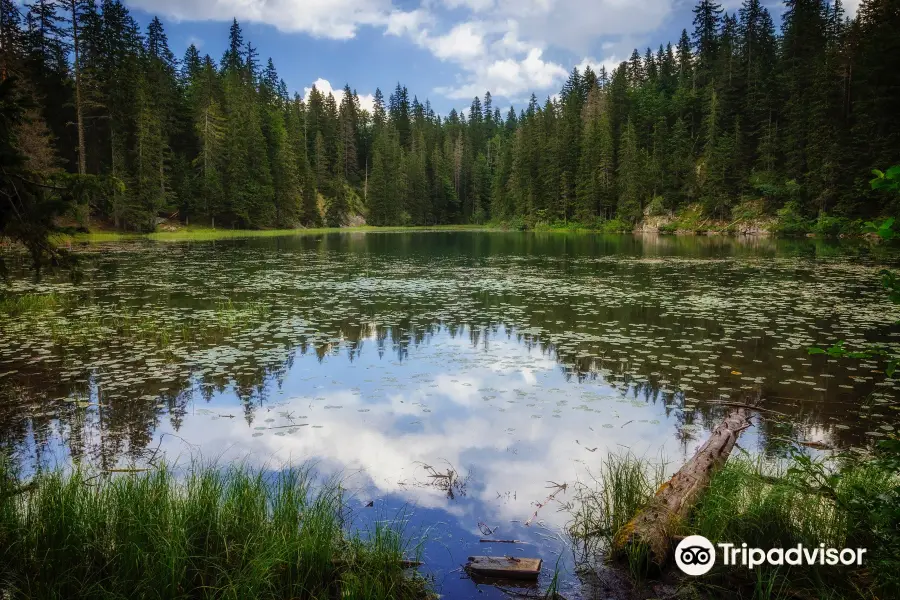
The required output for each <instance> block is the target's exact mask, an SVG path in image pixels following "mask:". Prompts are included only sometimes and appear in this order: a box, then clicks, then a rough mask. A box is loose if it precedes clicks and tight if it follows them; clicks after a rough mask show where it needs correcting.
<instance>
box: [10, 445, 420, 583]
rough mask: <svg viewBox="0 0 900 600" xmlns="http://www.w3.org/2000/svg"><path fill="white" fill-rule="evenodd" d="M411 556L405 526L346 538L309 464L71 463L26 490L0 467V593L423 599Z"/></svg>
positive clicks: (334, 504) (332, 501)
mask: <svg viewBox="0 0 900 600" xmlns="http://www.w3.org/2000/svg"><path fill="white" fill-rule="evenodd" d="M417 552H418V548H417V547H415V546H413V545H412V544H411V543H410V541H409V539H408V537H407V536H406V535H405V534H404V531H403V528H402V525H400V524H393V525H384V524H379V525H376V526H374V528H373V529H371V530H370V531H368V532H365V535H362V534H359V533H348V531H347V529H346V524H345V521H344V499H343V497H342V492H341V488H340V487H339V486H338V485H335V484H323V485H320V486H318V487H317V486H314V485H313V483H312V478H311V476H310V473H309V472H308V471H307V470H305V469H296V468H289V469H286V470H284V471H281V472H278V473H275V474H271V475H267V474H265V473H264V472H263V471H253V470H251V469H248V468H245V467H240V466H238V467H231V468H228V469H218V468H212V467H202V466H197V467H195V468H193V469H192V470H191V471H190V473H189V474H188V475H187V476H186V478H184V479H181V480H178V479H176V477H175V475H174V473H173V472H172V471H171V470H169V469H167V468H165V467H163V468H158V469H154V470H151V471H150V472H147V473H139V474H138V473H134V474H124V475H123V474H120V475H113V476H109V475H105V476H102V477H89V476H88V475H87V474H86V473H85V472H83V471H80V470H77V469H76V470H75V471H74V472H71V473H68V474H66V473H63V472H61V471H52V472H49V473H44V474H40V475H38V476H36V477H35V478H34V479H32V481H31V482H29V483H27V484H23V483H22V482H21V481H19V479H18V478H17V477H16V476H15V474H14V473H13V471H12V470H11V468H10V466H9V463H8V462H5V463H0V595H2V596H3V597H4V598H6V597H9V598H229V599H232V598H233V599H235V600H237V599H245V598H266V599H268V598H298V599H307V598H308V599H326V598H328V599H331V598H348V599H356V598H360V599H362V598H366V599H369V598H371V599H375V600H378V599H384V600H387V599H394V598H397V599H406V598H410V599H411V598H421V597H424V596H425V594H426V592H427V588H426V585H425V582H424V580H423V579H421V578H420V577H418V576H415V575H409V574H408V573H406V572H404V571H403V569H402V563H401V560H402V559H404V558H407V557H410V558H414V556H410V555H415V554H417Z"/></svg>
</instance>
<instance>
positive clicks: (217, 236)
mask: <svg viewBox="0 0 900 600" xmlns="http://www.w3.org/2000/svg"><path fill="white" fill-rule="evenodd" d="M607 223H609V222H607ZM451 231H470V232H496V233H511V232H521V233H558V234H570V233H577V234H632V235H650V236H654V235H659V236H723V237H773V238H798V237H807V238H816V239H873V240H877V239H878V238H877V235H875V234H874V233H870V232H865V231H863V230H862V229H861V228H860V229H859V230H857V231H851V232H846V233H837V232H835V233H830V232H822V231H816V230H815V228H813V227H809V228H805V229H803V230H799V231H787V232H786V231H780V230H779V228H778V227H777V223H776V222H775V221H774V220H772V221H769V222H763V223H760V222H752V223H747V224H738V225H735V224H729V223H724V222H718V221H716V222H711V223H708V224H707V225H705V226H703V227H699V228H692V227H689V226H685V227H681V226H679V224H678V222H677V220H674V219H671V220H664V221H661V220H659V219H656V218H650V219H646V220H643V221H640V222H638V223H637V224H636V225H635V226H634V227H622V226H621V223H616V222H612V223H611V225H609V226H604V224H600V225H586V224H584V223H577V222H569V223H536V224H534V225H525V224H521V223H485V224H482V225H477V224H473V225H410V226H387V227H382V226H375V225H358V226H349V227H318V228H304V227H297V228H293V229H218V228H216V229H214V228H207V227H175V228H171V229H166V230H161V231H155V232H151V233H137V232H126V231H115V230H108V229H94V230H90V231H86V232H85V231H81V232H76V233H66V234H58V235H55V236H53V238H52V239H53V242H54V243H55V244H56V245H57V246H62V247H66V246H70V245H72V244H101V243H109V242H124V241H133V240H149V241H156V242H199V241H216V240H227V239H243V238H257V237H287V236H294V235H324V234H331V233H403V232H410V233H414V232H423V233H424V232H434V233H440V232H451ZM4 245H12V242H10V241H9V240H5V239H0V247H2V246H4Z"/></svg>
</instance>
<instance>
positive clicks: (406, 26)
mask: <svg viewBox="0 0 900 600" xmlns="http://www.w3.org/2000/svg"><path fill="white" fill-rule="evenodd" d="M433 23H434V17H433V15H432V14H431V13H430V12H428V11H426V10H422V9H421V8H417V9H416V10H411V11H408V12H406V11H401V10H395V11H392V12H391V13H390V14H389V15H388V17H387V22H386V26H385V31H384V33H385V34H386V35H396V36H404V35H405V36H409V37H410V38H412V39H417V38H418V37H419V35H420V34H421V33H422V32H423V30H424V29H425V28H426V27H427V26H429V25H432V24H433Z"/></svg>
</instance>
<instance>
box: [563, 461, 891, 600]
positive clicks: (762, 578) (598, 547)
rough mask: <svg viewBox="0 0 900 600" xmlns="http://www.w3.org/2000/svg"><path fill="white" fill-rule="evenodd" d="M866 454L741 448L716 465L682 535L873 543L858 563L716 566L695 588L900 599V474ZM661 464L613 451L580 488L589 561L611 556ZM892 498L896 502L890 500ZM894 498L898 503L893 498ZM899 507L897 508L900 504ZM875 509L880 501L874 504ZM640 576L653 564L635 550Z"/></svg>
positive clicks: (579, 517) (575, 523) (579, 528)
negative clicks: (768, 452)
mask: <svg viewBox="0 0 900 600" xmlns="http://www.w3.org/2000/svg"><path fill="white" fill-rule="evenodd" d="M885 464H886V463H885V462H879V461H877V460H870V459H864V458H862V459H861V458H858V457H857V458H855V459H850V458H848V457H840V458H838V457H836V458H833V459H822V460H812V459H810V458H809V457H807V456H803V455H800V454H796V455H795V456H794V457H793V458H792V459H790V460H783V461H770V460H766V459H763V458H760V457H756V458H751V457H748V456H732V457H731V458H730V459H729V461H728V462H727V463H726V465H725V466H724V467H723V468H722V469H720V470H719V471H718V472H716V473H715V474H714V475H713V477H712V480H711V481H710V485H709V488H708V489H707V491H706V493H705V494H704V496H703V498H702V499H701V501H700V502H699V503H698V505H697V506H696V507H695V509H694V511H693V515H692V517H691V520H690V521H689V522H687V523H683V524H682V525H681V529H680V530H678V531H673V532H672V533H673V535H678V534H681V535H694V534H697V535H702V536H705V537H706V538H708V539H709V540H710V541H711V542H713V544H716V543H718V542H726V543H733V544H736V545H737V546H738V547H740V545H741V544H742V543H744V542H746V543H747V545H748V547H751V548H762V549H769V548H778V547H781V548H790V547H796V546H797V544H803V545H804V546H805V547H809V548H817V547H819V544H822V543H824V544H825V545H826V547H834V548H845V547H846V548H867V550H868V554H867V555H866V560H865V563H864V565H863V567H862V568H860V567H856V566H843V565H841V566H828V565H815V566H807V565H802V566H781V567H776V566H762V567H757V568H756V569H754V570H753V571H749V570H747V569H745V568H743V567H733V566H724V565H722V564H721V563H717V564H716V567H715V568H714V569H713V570H712V571H711V572H710V573H709V574H707V575H705V576H704V577H703V578H698V579H690V580H689V581H687V582H686V586H687V587H688V588H691V589H692V590H693V592H692V593H695V595H699V597H716V598H718V597H723V598H724V597H728V598H754V599H760V600H762V599H772V598H877V597H882V598H888V597H891V598H893V597H900V553H898V552H897V548H896V546H897V542H898V540H900V531H898V528H900V523H898V522H897V521H896V516H895V515H896V514H897V511H898V510H900V506H896V504H897V503H898V501H900V493H898V490H900V473H898V472H897V471H896V469H893V468H886V467H885ZM661 475H662V473H661V471H660V465H659V464H658V463H653V462H651V461H647V460H644V459H640V458H637V457H634V456H633V455H630V454H628V455H624V456H622V455H610V456H609V457H607V459H606V461H605V462H604V463H603V464H602V465H601V469H600V472H599V474H598V476H597V477H595V479H594V481H593V482H589V483H588V484H585V485H583V486H581V487H580V488H579V489H578V491H577V494H576V499H575V503H574V506H573V513H572V520H571V522H570V527H569V532H570V535H571V536H572V538H573V540H574V541H576V542H577V543H578V545H579V547H580V548H582V549H583V554H582V558H583V559H584V560H585V561H592V560H597V558H598V556H599V557H600V558H603V557H605V556H607V555H608V550H609V549H610V547H611V544H612V540H613V537H614V536H615V533H616V532H617V531H618V530H619V528H621V527H622V526H623V525H624V524H625V523H627V522H628V520H629V519H630V518H631V517H632V516H633V515H634V514H635V513H636V512H637V510H638V509H639V508H641V507H642V506H643V505H644V504H645V503H646V502H647V501H648V500H649V499H650V498H651V497H652V495H653V494H654V493H655V490H656V487H657V486H658V484H659V482H660V481H661ZM885 499H887V500H885ZM891 503H893V504H891ZM891 505H892V506H894V508H893V510H892V509H891ZM873 507H874V508H873ZM625 559H626V562H627V563H628V564H627V566H628V570H629V572H630V573H631V575H632V577H633V578H635V579H641V578H643V577H644V576H646V575H647V574H648V572H647V569H646V568H645V566H646V565H645V564H644V563H643V562H641V561H640V560H638V558H636V557H633V556H632V555H630V554H626V556H625Z"/></svg>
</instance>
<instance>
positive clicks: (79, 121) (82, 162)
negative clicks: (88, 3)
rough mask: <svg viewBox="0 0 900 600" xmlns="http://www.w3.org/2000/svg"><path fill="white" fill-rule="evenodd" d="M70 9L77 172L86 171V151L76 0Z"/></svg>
mask: <svg viewBox="0 0 900 600" xmlns="http://www.w3.org/2000/svg"><path fill="white" fill-rule="evenodd" d="M69 6H70V7H71V11H72V49H73V51H74V59H75V64H74V69H73V70H74V72H75V121H76V126H77V127H78V174H79V175H84V174H85V173H87V156H86V154H87V151H86V150H85V145H84V119H83V118H82V110H81V65H80V64H79V52H78V10H77V3H76V0H69Z"/></svg>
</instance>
